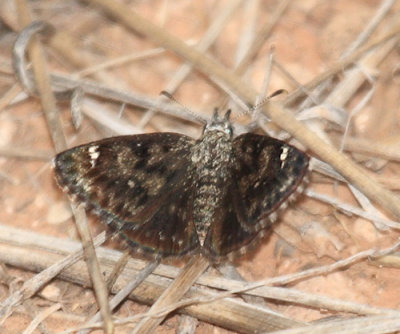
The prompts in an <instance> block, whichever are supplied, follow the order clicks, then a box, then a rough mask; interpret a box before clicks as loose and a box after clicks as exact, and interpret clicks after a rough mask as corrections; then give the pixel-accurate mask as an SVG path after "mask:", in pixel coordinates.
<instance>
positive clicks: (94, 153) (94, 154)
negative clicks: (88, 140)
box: [88, 145, 100, 167]
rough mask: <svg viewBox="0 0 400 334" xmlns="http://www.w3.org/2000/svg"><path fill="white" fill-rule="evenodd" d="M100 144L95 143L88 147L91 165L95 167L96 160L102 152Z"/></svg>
mask: <svg viewBox="0 0 400 334" xmlns="http://www.w3.org/2000/svg"><path fill="white" fill-rule="evenodd" d="M98 149H99V146H98V145H93V146H90V147H89V148H88V152H89V156H90V165H91V167H94V166H95V165H96V160H97V159H98V158H99V156H100V152H99V151H98Z"/></svg>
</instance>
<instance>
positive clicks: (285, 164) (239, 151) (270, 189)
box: [233, 133, 309, 232]
mask: <svg viewBox="0 0 400 334" xmlns="http://www.w3.org/2000/svg"><path fill="white" fill-rule="evenodd" d="M233 148H234V156H235V164H234V167H233V168H234V169H235V172H234V174H235V179H236V182H237V187H238V192H239V196H240V201H239V207H237V210H236V211H237V212H238V215H239V217H240V222H241V224H242V227H243V228H244V229H245V230H248V231H255V232H256V231H259V230H260V229H262V228H265V226H267V225H268V224H269V223H270V221H269V219H268V217H269V215H271V214H272V213H273V212H274V211H275V210H277V209H278V208H279V207H280V206H281V205H282V203H284V202H285V201H286V200H287V199H288V197H289V196H290V195H291V194H292V193H293V192H294V191H295V190H296V188H297V187H298V186H299V184H300V183H301V182H302V180H303V178H304V176H305V174H306V172H307V170H308V161H309V159H308V157H307V155H306V154H304V153H303V152H301V151H300V150H298V149H297V148H295V147H293V146H291V145H289V144H286V143H285V142H282V141H280V140H277V139H274V138H271V137H267V136H261V135H257V134H252V133H246V134H243V135H241V136H239V137H237V138H235V139H234V142H233Z"/></svg>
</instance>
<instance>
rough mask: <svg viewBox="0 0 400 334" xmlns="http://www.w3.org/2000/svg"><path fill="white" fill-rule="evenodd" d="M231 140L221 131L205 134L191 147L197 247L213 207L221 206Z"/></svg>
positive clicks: (202, 241)
mask: <svg viewBox="0 0 400 334" xmlns="http://www.w3.org/2000/svg"><path fill="white" fill-rule="evenodd" d="M231 157H232V141H231V138H230V136H229V135H228V134H227V133H225V132H223V131H208V132H206V133H205V135H204V137H203V138H202V139H201V140H200V141H199V142H198V145H195V146H194V147H193V152H192V156H191V160H192V162H193V172H194V175H195V180H196V181H195V182H196V187H195V188H196V190H195V191H196V195H195V196H194V203H193V218H194V224H195V227H196V231H197V235H198V237H199V241H200V244H201V245H203V244H204V240H205V238H206V235H207V232H208V230H209V227H210V225H211V224H212V222H213V221H214V220H215V218H216V217H215V213H216V208H218V207H219V206H220V205H222V203H220V202H221V199H223V198H224V197H225V196H224V195H225V192H226V187H225V185H226V184H227V183H228V180H229V179H230V178H231V171H232V168H230V159H231Z"/></svg>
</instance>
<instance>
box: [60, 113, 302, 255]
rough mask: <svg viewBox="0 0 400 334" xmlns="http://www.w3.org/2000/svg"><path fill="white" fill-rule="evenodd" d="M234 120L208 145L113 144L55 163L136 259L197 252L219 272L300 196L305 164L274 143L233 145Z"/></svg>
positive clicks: (213, 133) (157, 137)
mask: <svg viewBox="0 0 400 334" xmlns="http://www.w3.org/2000/svg"><path fill="white" fill-rule="evenodd" d="M229 115H230V111H228V112H227V113H226V114H225V116H224V117H223V118H219V117H218V113H217V112H216V113H215V114H214V117H213V119H212V122H211V123H210V124H208V125H206V126H205V128H204V132H203V136H202V138H200V139H198V140H195V139H193V138H191V137H187V136H185V135H182V134H177V133H151V134H142V135H131V136H121V137H113V138H108V139H104V140H99V141H95V142H92V143H89V144H85V145H81V146H77V147H74V148H72V149H69V150H67V151H64V152H62V153H60V154H58V155H57V156H56V157H55V158H54V169H55V174H56V178H57V181H58V183H59V185H60V186H61V187H62V188H63V189H64V190H65V191H66V192H68V193H69V194H70V195H72V197H74V198H75V199H76V200H77V201H78V202H83V203H85V204H86V205H87V206H88V207H90V208H92V209H94V211H95V212H96V213H97V214H98V215H99V216H100V217H101V218H102V219H103V220H104V221H105V222H106V223H107V225H108V226H109V227H110V228H111V229H112V230H114V231H116V232H117V233H118V235H120V236H121V237H122V238H123V239H125V240H126V241H127V243H128V244H129V245H130V246H132V247H133V248H134V249H137V250H142V251H144V252H147V253H153V254H155V255H158V256H161V257H168V256H183V255H185V254H191V253H194V252H197V251H200V252H201V253H203V255H204V256H206V257H207V258H208V259H209V260H210V261H212V262H218V261H220V260H222V259H225V258H227V257H229V256H230V255H231V254H237V253H243V252H244V250H245V249H246V247H247V246H248V245H249V244H250V243H251V242H252V241H253V239H255V238H256V237H257V236H258V235H260V234H263V233H264V232H265V231H267V230H268V229H269V228H270V225H271V223H272V222H273V221H275V219H276V212H277V210H278V209H279V208H282V207H284V206H285V203H286V202H287V200H288V199H289V197H290V196H291V195H294V194H295V192H296V189H297V190H300V189H301V187H299V185H300V184H301V183H302V180H303V178H304V176H305V175H306V173H307V170H308V162H309V158H308V156H307V155H306V154H305V153H303V152H301V151H300V150H298V149H296V148H295V147H293V146H291V145H289V144H287V143H285V142H283V141H280V140H277V139H274V138H271V137H268V136H262V135H257V134H252V133H245V134H242V135H240V136H238V137H235V138H234V137H233V131H232V126H231V124H230V122H229Z"/></svg>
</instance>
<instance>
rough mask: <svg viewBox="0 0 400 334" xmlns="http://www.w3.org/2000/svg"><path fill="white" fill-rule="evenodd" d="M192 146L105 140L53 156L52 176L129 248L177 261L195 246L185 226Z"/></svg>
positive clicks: (173, 141)
mask: <svg viewBox="0 0 400 334" xmlns="http://www.w3.org/2000/svg"><path fill="white" fill-rule="evenodd" d="M194 143H195V140H194V139H192V138H190V137H186V136H183V135H179V134H174V133H154V134H144V135H136V136H123V137H114V138H108V139H104V140H100V141H97V142H93V143H89V144H86V145H82V146H78V147H75V148H72V149H70V150H67V151H65V152H62V153H60V154H58V155H57V156H56V157H55V160H54V169H55V174H56V178H57V181H58V183H59V184H60V186H61V187H63V188H64V189H65V190H66V191H67V192H68V193H69V194H71V195H72V196H76V197H77V198H78V200H79V201H81V202H84V203H85V204H87V205H88V206H89V207H90V208H93V209H95V211H96V212H97V214H99V215H100V216H101V217H102V218H103V219H105V220H106V221H107V222H108V223H109V225H110V227H111V228H112V229H114V230H118V232H120V233H121V234H122V236H123V237H124V238H125V239H127V240H128V242H129V243H130V244H131V245H136V246H139V247H141V248H143V249H144V250H148V251H150V252H153V251H155V252H158V250H161V249H164V248H165V250H164V251H162V253H166V254H168V255H174V254H173V253H176V254H177V255H179V253H180V252H184V253H185V252H188V251H189V250H191V249H194V248H195V247H196V245H195V243H196V242H197V237H196V234H195V231H194V229H192V227H191V226H189V225H190V224H191V222H190V218H191V217H190V216H191V214H190V212H191V209H190V202H189V199H190V198H191V197H192V196H191V193H192V192H193V190H192V189H191V186H192V182H189V180H191V177H190V176H189V175H188V167H189V166H190V163H189V158H190V149H191V147H192V146H193V144H194ZM182 205H183V206H182ZM188 206H189V209H187V208H188ZM141 225H143V227H140V226H141ZM145 227H146V228H145ZM173 236H174V238H172V237H173ZM195 237H196V238H195ZM172 239H174V240H175V241H171V240H172ZM166 240H170V241H166ZM182 240H183V241H182ZM183 242H185V243H186V245H184V244H182V243H183ZM161 246H162V247H161Z"/></svg>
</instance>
